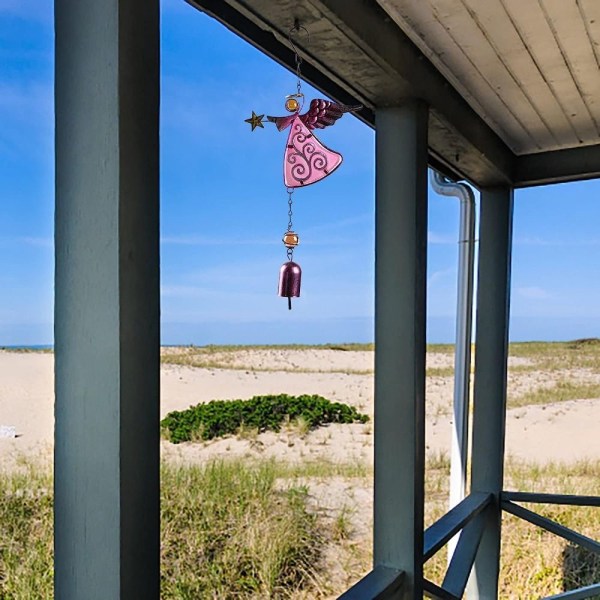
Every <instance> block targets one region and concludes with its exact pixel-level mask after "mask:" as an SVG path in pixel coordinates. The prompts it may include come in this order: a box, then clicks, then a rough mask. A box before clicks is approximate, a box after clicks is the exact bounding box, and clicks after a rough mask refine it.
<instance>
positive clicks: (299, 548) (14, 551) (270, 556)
mask: <svg viewBox="0 0 600 600" xmlns="http://www.w3.org/2000/svg"><path fill="white" fill-rule="evenodd" d="M505 471H506V475H505V485H504V487H505V488H506V489H509V490H515V489H521V490H527V491H535V492H554V493H565V494H584V495H599V494H600V461H592V460H589V461H581V462H576V463H570V464H563V463H548V464H547V465H541V464H538V463H530V462H520V461H515V460H510V459H509V460H508V461H507V464H506V468H505ZM372 476H373V471H372V467H371V466H369V465H367V464H364V463H358V462H351V463H334V462H329V461H325V460H320V461H309V462H306V463H298V464H291V463H286V462H283V461H274V460H253V461H249V460H231V461H226V460H213V461H208V462H206V463H204V464H198V465H189V464H185V465H182V464H178V465H175V464H170V463H165V464H163V467H162V470H161V479H162V485H161V519H162V527H161V598H163V599H165V600H183V599H187V598H207V597H211V598H240V599H241V600H249V599H251V598H273V599H281V600H283V599H296V600H300V599H306V598H315V599H318V598H328V597H332V596H337V595H338V594H340V593H341V592H342V591H344V590H345V589H347V588H348V587H349V586H350V585H351V584H352V583H353V582H354V581H357V580H358V579H360V577H362V576H363V575H364V574H365V573H366V572H367V571H368V570H369V569H370V568H371V561H372V554H371V549H372V539H371V535H370V527H371V525H370V518H371V511H370V509H368V508H367V509H366V510H365V508H366V507H363V506H362V505H361V504H360V503H358V502H357V501H355V500H353V498H354V496H353V495H352V494H350V496H347V495H342V496H341V497H340V498H339V502H338V505H332V504H331V503H328V504H326V505H322V504H321V502H322V501H321V500H320V498H319V496H318V495H317V494H315V492H314V490H313V488H312V486H315V485H317V486H319V485H320V486H323V485H327V486H329V485H336V484H339V482H340V480H341V481H343V486H344V488H349V489H354V490H359V489H366V490H369V489H370V487H371V485H372ZM448 481H449V464H448V460H447V457H444V456H442V455H441V454H439V455H433V456H431V457H430V459H429V460H428V461H427V464H426V478H425V496H426V506H425V526H426V527H427V526H429V525H430V524H432V523H433V522H434V521H435V520H437V519H438V518H439V517H440V516H441V515H442V514H443V513H444V512H446V511H447V502H448V496H447V493H448ZM357 497H358V496H357ZM52 505H53V496H52V477H51V474H50V473H49V472H48V471H47V470H45V469H44V468H42V467H39V468H34V467H31V468H24V469H20V470H19V471H12V472H5V473H2V477H0V598H7V599H8V598H45V599H46V598H47V599H49V600H50V599H51V598H52V597H53V589H52V588H53V568H52V559H53V541H52V538H53V524H52ZM531 508H532V509H533V510H535V511H537V512H539V513H540V514H542V515H544V516H547V517H549V518H551V519H554V520H556V521H558V522H560V523H562V524H564V525H566V526H568V527H572V528H573V529H575V530H576V531H579V532H581V533H583V534H584V535H587V536H589V537H592V538H596V539H597V538H598V537H600V514H598V512H599V511H598V510H597V509H595V508H591V507H590V508H586V507H577V506H560V505H545V506H542V505H537V506H536V505H532V506H531ZM365 519H366V521H365ZM334 566H335V568H334ZM446 567H447V563H446V554H445V552H444V551H440V552H439V553H437V554H436V555H435V556H434V557H433V558H432V559H431V560H429V561H427V563H426V565H425V573H426V576H427V578H429V579H431V580H434V581H441V579H442V578H443V574H444V572H445V569H446ZM598 580H600V558H599V557H598V556H597V555H594V554H592V553H591V552H588V551H586V550H584V549H581V548H579V547H576V546H574V545H573V544H571V543H570V542H567V541H566V540H563V539H562V538H559V537H557V536H554V535H552V534H550V533H548V532H545V531H543V530H541V529H539V528H536V527H534V526H532V525H530V524H529V523H526V522H524V521H522V520H520V519H517V518H515V517H513V516H512V515H508V514H505V515H504V517H503V543H502V562H501V571H500V582H499V584H500V597H502V598H523V599H529V598H537V597H541V596H547V595H551V594H556V593H558V592H560V591H562V590H569V589H575V588H576V587H579V586H583V585H590V584H591V583H594V582H597V581H598Z"/></svg>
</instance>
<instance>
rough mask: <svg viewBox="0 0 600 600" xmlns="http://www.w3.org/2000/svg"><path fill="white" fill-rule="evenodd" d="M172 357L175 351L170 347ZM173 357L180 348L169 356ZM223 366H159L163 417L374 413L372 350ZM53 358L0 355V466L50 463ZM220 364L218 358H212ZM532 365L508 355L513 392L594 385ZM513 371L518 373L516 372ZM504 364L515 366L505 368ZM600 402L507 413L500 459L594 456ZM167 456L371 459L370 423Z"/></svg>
mask: <svg viewBox="0 0 600 600" xmlns="http://www.w3.org/2000/svg"><path fill="white" fill-rule="evenodd" d="M168 351H169V352H171V353H172V352H173V351H174V350H173V349H169V350H168ZM175 351H176V350H175ZM226 354H227V356H224V357H221V358H222V360H221V362H224V364H226V365H227V366H228V367H229V368H227V369H224V368H214V367H211V368H197V367H189V366H182V365H175V364H163V365H162V367H161V395H162V398H161V415H162V416H164V415H166V414H167V413H168V412H170V411H172V410H182V409H185V408H187V407H189V406H190V405H194V404H197V403H199V402H206V401H208V400H212V399H230V398H249V397H251V396H253V395H256V394H279V393H287V394H320V395H322V396H325V397H326V398H329V399H331V400H334V401H342V402H347V403H348V404H351V405H352V406H355V407H356V408H357V409H358V410H360V411H361V412H365V413H366V414H368V415H369V416H371V417H372V415H373V375H372V369H373V353H372V352H366V351H342V350H327V349H308V350H286V349H261V350H258V349H257V350H240V351H236V352H228V353H226ZM53 360H54V358H53V355H52V354H49V353H35V352H32V353H13V352H0V426H2V425H4V426H14V427H15V428H16V431H17V434H18V437H17V438H14V439H0V463H1V464H3V465H4V466H8V465H10V464H11V463H14V462H15V461H18V460H19V459H20V458H22V457H27V458H36V459H41V460H46V461H49V460H51V455H52V443H53V429H54V420H53V410H54V401H53V400H54V395H53ZM211 360H212V362H213V363H218V362H219V360H220V359H219V355H218V353H217V354H215V355H212V356H211ZM527 361H528V359H525V358H511V359H510V362H509V394H513V395H522V394H524V393H527V392H528V391H531V390H534V389H539V388H540V387H542V388H543V387H551V386H552V385H555V384H556V382H558V381H564V380H568V381H575V382H584V383H596V384H600V373H598V372H597V371H596V370H594V369H582V368H577V369H571V370H568V369H565V370H559V371H556V370H555V371H552V372H548V373H544V372H542V371H537V370H530V371H529V370H523V369H522V367H523V366H527V364H528V363H527ZM452 363H453V356H452V354H448V353H441V352H440V353H430V354H429V355H428V358H427V366H428V368H429V369H433V370H434V373H435V372H438V373H442V374H441V375H436V374H434V375H432V376H429V377H428V379H427V390H426V394H427V420H426V429H427V437H426V445H427V452H428V453H430V454H431V453H440V452H441V453H443V452H448V449H449V448H450V437H451V428H452V416H451V406H452V394H453V383H452V377H451V376H450V375H446V374H444V369H446V370H447V369H448V368H451V367H452ZM518 367H521V370H519V368H518ZM510 368H516V369H515V372H514V373H513V372H510ZM599 424H600V398H596V399H583V400H570V401H566V402H558V403H553V404H548V405H543V404H537V405H532V406H525V407H520V408H514V409H510V410H509V411H508V414H507V424H506V432H507V434H506V453H507V456H510V457H512V458H515V459H519V460H531V461H537V462H542V463H543V462H547V461H561V462H571V461H578V460H583V459H594V460H595V459H599V458H600V435H598V426H599ZM161 448H162V453H163V455H164V456H165V457H166V458H168V459H174V460H184V461H204V460H206V459H209V458H212V457H215V456H225V457H227V456H232V457H233V456H237V457H240V456H251V457H275V458H279V459H282V460H290V461H303V460H309V459H327V460H329V461H333V462H348V461H363V462H366V463H368V464H370V463H372V460H373V425H372V423H368V424H366V425H362V424H355V425H330V426H328V427H322V428H318V429H316V430H314V431H311V432H309V433H308V434H306V435H301V434H300V433H299V432H298V431H296V430H294V428H293V427H290V428H284V429H283V430H282V431H281V432H279V433H273V432H267V433H262V434H260V435H254V436H245V437H244V436H231V437H228V438H225V439H219V440H214V441H210V442H206V443H186V444H179V445H173V444H171V443H169V442H166V441H163V442H161Z"/></svg>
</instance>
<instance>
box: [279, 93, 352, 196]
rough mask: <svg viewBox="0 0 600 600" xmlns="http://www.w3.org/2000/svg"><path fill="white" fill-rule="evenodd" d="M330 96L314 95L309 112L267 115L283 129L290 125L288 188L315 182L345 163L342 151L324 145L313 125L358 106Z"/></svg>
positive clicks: (285, 174) (286, 166)
mask: <svg viewBox="0 0 600 600" xmlns="http://www.w3.org/2000/svg"><path fill="white" fill-rule="evenodd" d="M359 108H360V107H359V106H344V105H343V104H338V103H337V102H330V101H329V100H321V99H315V100H312V101H311V103H310V108H309V109H308V112H306V113H304V114H303V115H301V114H299V113H298V112H296V113H294V114H293V115H289V116H285V117H267V119H269V121H271V122H273V123H275V125H277V129H279V131H282V130H283V129H286V128H287V127H290V133H289V135H288V139H287V142H286V146H285V155H284V161H283V181H284V183H285V185H286V187H288V188H298V187H304V186H307V185H310V184H311V183H316V182H317V181H320V180H321V179H323V178H325V177H327V175H330V174H331V173H333V171H335V170H336V169H337V168H338V167H339V166H340V165H341V164H342V155H341V154H339V153H338V152H334V151H333V150H330V149H329V148H327V146H324V145H323V144H322V143H321V142H320V141H319V140H318V139H317V137H316V136H315V135H314V133H313V130H314V129H324V128H325V127H328V126H329V125H333V124H334V123H335V122H336V121H337V120H338V119H339V118H340V117H341V116H342V115H344V113H347V112H352V111H355V110H357V109H359Z"/></svg>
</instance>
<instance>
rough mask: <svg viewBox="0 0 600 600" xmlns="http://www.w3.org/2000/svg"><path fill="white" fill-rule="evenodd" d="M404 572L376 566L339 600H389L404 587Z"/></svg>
mask: <svg viewBox="0 0 600 600" xmlns="http://www.w3.org/2000/svg"><path fill="white" fill-rule="evenodd" d="M403 581H404V573H403V572H402V571H397V570H396V569H389V568H387V567H382V566H379V567H375V568H374V569H373V570H372V571H371V572H370V573H369V574H367V575H365V576H364V577H363V578H362V579H361V580H360V581H359V582H358V583H355V584H354V585H353V586H352V587H351V588H350V589H349V590H348V591H347V592H344V593H343V594H342V595H341V596H340V597H339V598H338V600H389V599H391V598H394V597H396V596H397V595H398V593H399V592H400V589H401V588H402V582H403Z"/></svg>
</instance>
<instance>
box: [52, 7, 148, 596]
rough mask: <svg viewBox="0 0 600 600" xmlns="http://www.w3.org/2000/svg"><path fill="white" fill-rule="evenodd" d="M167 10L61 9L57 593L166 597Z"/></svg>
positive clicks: (57, 90)
mask: <svg viewBox="0 0 600 600" xmlns="http://www.w3.org/2000/svg"><path fill="white" fill-rule="evenodd" d="M158 27H159V3H158V0H102V1H100V2H85V1H82V0H56V2H55V28H56V84H55V85H56V88H55V99H56V223H55V225H56V229H55V235H56V280H55V289H56V292H55V294H56V297H55V300H56V303H55V358H56V368H55V370H56V383H55V391H56V409H55V417H56V432H55V435H56V438H55V440H56V445H55V470H54V475H55V596H56V598H57V599H60V600H70V599H73V600H82V599H84V598H85V600H96V599H97V600H116V599H120V598H123V599H125V598H127V599H130V598H140V599H142V598H143V599H144V600H146V599H147V600H152V599H158V597H159V249H158V239H159V238H158V233H159V232H158V203H159V201H158V195H159V193H158V99H159V29H158Z"/></svg>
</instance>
